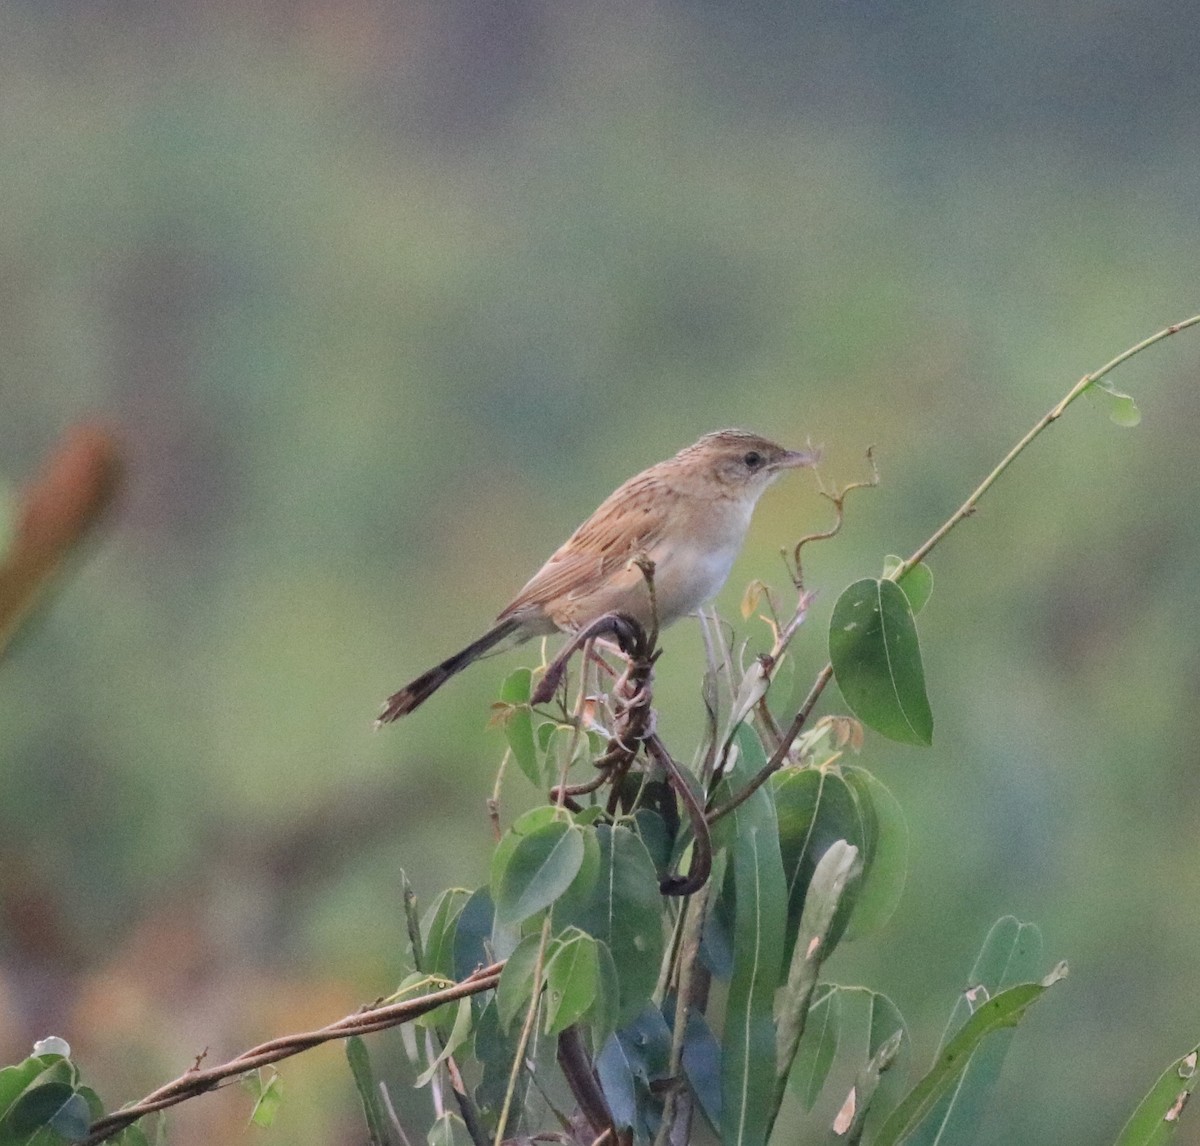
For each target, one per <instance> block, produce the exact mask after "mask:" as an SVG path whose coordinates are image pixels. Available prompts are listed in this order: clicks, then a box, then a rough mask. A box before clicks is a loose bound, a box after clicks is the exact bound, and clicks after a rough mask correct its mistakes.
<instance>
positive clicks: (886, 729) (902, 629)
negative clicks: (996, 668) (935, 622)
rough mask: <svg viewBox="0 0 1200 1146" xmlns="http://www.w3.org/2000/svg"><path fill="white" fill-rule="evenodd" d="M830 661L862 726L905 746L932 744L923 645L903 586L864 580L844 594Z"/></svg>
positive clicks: (833, 623) (833, 621)
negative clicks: (918, 636)
mask: <svg viewBox="0 0 1200 1146" xmlns="http://www.w3.org/2000/svg"><path fill="white" fill-rule="evenodd" d="M829 660H830V663H831V664H832V665H833V672H834V677H835V678H836V680H837V684H838V688H839V689H841V692H842V696H843V697H844V698H845V701H846V703H847V704H848V705H849V706H850V709H851V711H852V712H853V713H854V715H855V716H857V717H858V718H859V719H860V720H861V721H862V722H863V723H864V724H866V725H869V726H870V727H871V728H874V729H875V731H876V732H879V733H881V734H882V735H884V736H886V737H888V738H889V739H891V740H897V741H900V742H901V743H903V744H926V745H927V744H930V743H932V741H933V714H932V713H931V712H930V709H929V698H928V697H927V696H926V695H925V670H924V668H923V667H922V664H921V646H920V642H919V640H918V639H917V627H916V623H915V622H914V620H913V611H912V607H911V606H910V605H909V603H908V597H906V596H905V593H904V590H903V589H901V588H900V586H899V585H896V584H895V583H894V582H892V581H880V580H877V579H875V578H873V577H864V578H863V579H862V580H861V581H855V582H854V584H853V585H851V586H850V587H849V588H847V589H846V590H845V591H844V592H843V593H842V595H841V596H840V597H839V598H838V600H837V604H836V605H834V607H833V617H832V619H831V620H830V623H829Z"/></svg>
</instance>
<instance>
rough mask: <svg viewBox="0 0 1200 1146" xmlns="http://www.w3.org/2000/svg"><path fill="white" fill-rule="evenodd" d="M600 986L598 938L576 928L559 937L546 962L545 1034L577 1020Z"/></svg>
mask: <svg viewBox="0 0 1200 1146" xmlns="http://www.w3.org/2000/svg"><path fill="white" fill-rule="evenodd" d="M599 989H600V957H599V955H598V954H597V950H596V940H595V939H593V938H592V937H591V936H590V935H588V934H587V932H585V931H580V930H579V929H578V928H572V929H571V931H570V933H569V934H568V935H567V936H565V937H561V938H559V939H558V940H557V941H556V943H555V950H554V952H553V954H552V955H551V956H550V959H549V962H547V964H546V1025H545V1033H546V1034H548V1035H556V1034H558V1033H559V1031H565V1030H566V1029H567V1027H569V1026H571V1024H572V1023H577V1022H578V1021H579V1020H580V1019H581V1018H582V1017H583V1016H584V1015H585V1014H586V1013H587V1011H588V1009H589V1008H590V1007H591V1005H592V1003H594V1002H595V1000H596V993H597V991H599Z"/></svg>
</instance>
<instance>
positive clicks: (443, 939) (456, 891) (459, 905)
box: [418, 887, 471, 979]
mask: <svg viewBox="0 0 1200 1146" xmlns="http://www.w3.org/2000/svg"><path fill="white" fill-rule="evenodd" d="M470 898H471V893H470V892H469V891H468V890H467V889H466V888H465V887H451V888H448V889H447V890H445V891H443V892H442V893H441V895H439V896H438V897H437V899H435V900H434V901H433V904H432V905H431V906H430V908H429V910H428V911H427V912H426V913H425V919H424V920H423V921H422V923H421V934H422V935H423V936H424V940H425V942H424V947H425V952H424V955H425V963H424V966H422V967H419V968H418V970H420V971H424V972H425V973H426V974H428V975H440V976H441V977H442V978H443V979H453V978H454V931H455V927H456V926H457V924H458V917H459V915H460V914H462V909H463V908H464V907H465V906H466V903H467V900H468V899H470Z"/></svg>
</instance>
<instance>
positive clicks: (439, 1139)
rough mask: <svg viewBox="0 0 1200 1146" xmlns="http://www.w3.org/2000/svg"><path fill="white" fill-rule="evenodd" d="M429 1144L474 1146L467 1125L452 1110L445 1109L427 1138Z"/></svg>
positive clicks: (436, 1145) (430, 1145) (437, 1145)
mask: <svg viewBox="0 0 1200 1146" xmlns="http://www.w3.org/2000/svg"><path fill="white" fill-rule="evenodd" d="M426 1141H427V1142H428V1143H429V1146H472V1142H471V1135H470V1134H468V1133H467V1125H466V1123H465V1122H463V1120H462V1119H461V1118H460V1117H459V1116H458V1115H457V1114H455V1113H454V1111H452V1110H447V1111H444V1112H443V1113H442V1114H441V1116H440V1117H439V1118H438V1120H437V1121H436V1122H435V1123H434V1124H433V1127H432V1128H431V1129H430V1131H429V1134H428V1136H427V1138H426Z"/></svg>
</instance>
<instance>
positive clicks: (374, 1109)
mask: <svg viewBox="0 0 1200 1146" xmlns="http://www.w3.org/2000/svg"><path fill="white" fill-rule="evenodd" d="M346 1061H347V1062H348V1063H349V1064H350V1073H351V1074H352V1075H353V1076H354V1085H355V1088H356V1089H357V1090H358V1100H359V1102H361V1103H362V1109H363V1118H364V1119H365V1120H366V1123H367V1142H368V1143H369V1146H390V1139H389V1137H388V1131H387V1116H386V1114H385V1112H384V1109H383V1100H382V1099H381V1098H380V1096H379V1088H378V1086H377V1085H376V1082H375V1072H374V1070H373V1069H372V1068H371V1056H370V1055H369V1054H368V1053H367V1044H366V1043H365V1042H363V1040H362V1039H361V1038H360V1037H359V1036H358V1035H351V1036H350V1037H349V1038H348V1039H347V1040H346Z"/></svg>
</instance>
